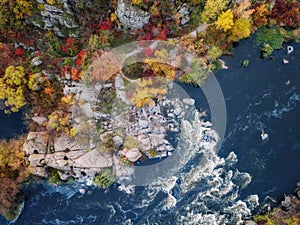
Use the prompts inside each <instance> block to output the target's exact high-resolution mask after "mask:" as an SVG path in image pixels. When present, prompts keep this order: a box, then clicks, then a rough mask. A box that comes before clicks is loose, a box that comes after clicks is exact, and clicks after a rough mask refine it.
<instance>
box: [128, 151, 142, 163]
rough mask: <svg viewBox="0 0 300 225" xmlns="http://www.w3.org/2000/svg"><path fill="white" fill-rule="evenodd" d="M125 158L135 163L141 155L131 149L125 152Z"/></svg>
mask: <svg viewBox="0 0 300 225" xmlns="http://www.w3.org/2000/svg"><path fill="white" fill-rule="evenodd" d="M126 157H127V159H128V160H130V161H131V162H136V161H138V160H139V159H140V158H141V157H142V153H141V152H140V151H139V150H138V149H137V148H132V149H129V150H128V151H127V152H126Z"/></svg>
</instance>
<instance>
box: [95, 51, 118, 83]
mask: <svg viewBox="0 0 300 225" xmlns="http://www.w3.org/2000/svg"><path fill="white" fill-rule="evenodd" d="M97 53H100V56H99V55H97ZM97 53H96V54H94V58H95V59H94V61H93V62H92V64H91V70H92V71H91V74H90V75H91V77H90V79H91V80H92V81H101V82H105V81H108V80H109V79H110V78H111V77H112V76H113V75H114V74H115V73H117V72H118V71H119V70H120V69H121V62H120V61H119V60H118V59H117V58H116V57H115V56H114V54H113V53H112V52H105V51H100V52H97Z"/></svg>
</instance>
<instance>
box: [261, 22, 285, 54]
mask: <svg viewBox="0 0 300 225" xmlns="http://www.w3.org/2000/svg"><path fill="white" fill-rule="evenodd" d="M283 40H284V36H283V33H282V31H281V30H280V28H275V27H274V28H266V27H264V28H262V29H261V30H259V31H258V32H257V36H256V41H257V44H269V45H270V46H271V47H272V48H273V49H280V48H281V46H282V43H283Z"/></svg>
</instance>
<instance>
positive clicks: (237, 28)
mask: <svg viewBox="0 0 300 225" xmlns="http://www.w3.org/2000/svg"><path fill="white" fill-rule="evenodd" d="M250 28H251V23H250V20H249V19H243V18H239V19H237V20H236V21H235V23H234V25H233V28H232V30H231V35H230V37H229V41H235V42H237V41H239V40H241V39H243V38H246V37H249V36H250V34H251V30H250Z"/></svg>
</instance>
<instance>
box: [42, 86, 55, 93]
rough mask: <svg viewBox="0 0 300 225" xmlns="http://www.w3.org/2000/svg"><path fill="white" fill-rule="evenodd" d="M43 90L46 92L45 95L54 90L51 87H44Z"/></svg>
mask: <svg viewBox="0 0 300 225" xmlns="http://www.w3.org/2000/svg"><path fill="white" fill-rule="evenodd" d="M44 92H45V94H47V95H52V94H53V93H54V90H53V88H52V87H46V88H45V89H44Z"/></svg>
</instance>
